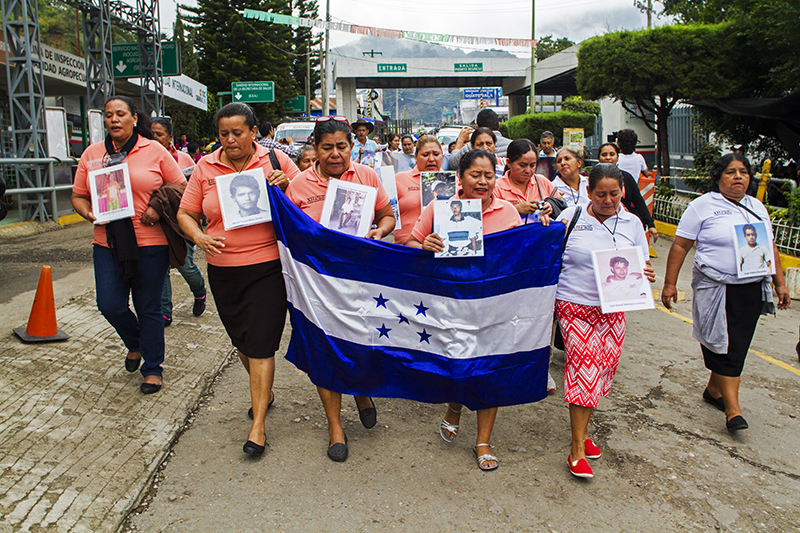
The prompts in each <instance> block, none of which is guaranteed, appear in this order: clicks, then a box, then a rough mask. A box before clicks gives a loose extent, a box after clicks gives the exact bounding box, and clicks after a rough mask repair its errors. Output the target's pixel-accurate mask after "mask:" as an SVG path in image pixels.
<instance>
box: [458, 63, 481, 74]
mask: <svg viewBox="0 0 800 533" xmlns="http://www.w3.org/2000/svg"><path fill="white" fill-rule="evenodd" d="M453 72H483V63H456V64H454V65H453Z"/></svg>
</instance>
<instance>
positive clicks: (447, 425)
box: [439, 403, 464, 444]
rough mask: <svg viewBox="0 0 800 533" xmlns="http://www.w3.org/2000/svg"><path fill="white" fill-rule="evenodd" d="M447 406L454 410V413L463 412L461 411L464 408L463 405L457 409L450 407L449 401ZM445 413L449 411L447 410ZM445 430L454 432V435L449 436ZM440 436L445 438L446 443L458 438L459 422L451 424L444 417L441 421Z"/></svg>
mask: <svg viewBox="0 0 800 533" xmlns="http://www.w3.org/2000/svg"><path fill="white" fill-rule="evenodd" d="M447 408H448V409H450V410H451V411H453V412H454V413H458V414H461V411H462V410H463V409H464V408H463V407H462V408H461V409H459V410H458V411H456V410H455V409H453V408H452V407H450V404H449V403H448V404H447ZM445 414H447V413H446V412H445ZM445 431H447V432H449V433H452V435H453V436H452V437H448V436H447V435H445V434H444V432H445ZM439 436H440V437H442V440H444V441H445V442H446V443H448V444H450V443H452V442H453V441H454V440H456V437H457V436H458V424H451V423H450V422H448V421H447V420H445V419H444V417H442V421H441V422H440V423H439Z"/></svg>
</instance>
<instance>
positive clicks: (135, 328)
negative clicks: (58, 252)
mask: <svg viewBox="0 0 800 533" xmlns="http://www.w3.org/2000/svg"><path fill="white" fill-rule="evenodd" d="M103 120H104V122H105V126H106V130H107V131H108V134H107V135H106V138H105V140H104V141H103V142H98V143H94V144H92V145H91V146H89V147H88V148H87V149H86V151H84V153H83V155H82V156H81V159H80V161H79V162H78V170H77V171H76V173H75V183H74V185H73V187H72V206H73V207H74V208H75V211H76V212H77V213H78V214H79V215H80V216H82V217H83V218H85V219H86V220H89V221H91V222H95V220H96V218H95V215H94V213H92V198H91V194H90V187H89V183H88V180H89V171H91V170H96V169H101V168H103V167H107V166H112V165H116V164H127V165H128V170H129V174H130V180H131V190H130V191H127V194H130V195H132V200H133V207H134V213H135V214H134V216H132V217H130V218H123V219H120V220H114V221H112V222H109V223H107V224H97V225H95V226H94V238H93V240H92V244H93V254H92V255H93V260H94V278H95V286H96V294H97V307H98V309H99V310H100V312H101V313H102V314H103V316H104V317H105V318H106V320H108V322H109V323H110V324H111V325H112V326H113V327H114V330H116V332H117V334H118V335H119V336H120V338H121V339H122V342H124V343H125V347H126V348H127V349H128V355H127V357H126V359H125V370H127V371H128V372H135V371H136V369H137V368H139V364H140V362H141V361H144V364H142V368H141V373H142V376H143V377H144V382H143V383H142V384H141V386H140V390H141V391H142V394H153V393H155V392H158V391H159V390H160V389H161V384H162V378H161V376H162V373H163V369H162V367H161V364H162V363H163V362H164V319H163V318H162V316H161V305H160V297H161V291H162V290H163V288H164V276H166V274H167V269H168V268H169V251H168V248H167V239H166V237H165V236H164V230H163V229H162V227H161V225H160V224H159V225H156V224H155V221H154V220H150V219H148V217H146V216H145V211H146V210H147V203H148V201H149V200H150V195H151V194H152V193H153V191H155V190H156V189H158V188H159V187H161V185H162V184H164V183H165V182H172V183H179V184H183V183H185V182H186V179H185V178H184V177H183V173H181V169H180V167H179V166H178V163H176V162H175V158H173V157H172V155H170V153H169V152H168V151H167V150H166V149H165V148H164V147H163V146H162V145H161V144H159V143H158V141H155V140H154V139H153V133H152V132H151V131H150V127H149V126H150V119H149V117H148V116H147V114H145V113H139V111H138V110H137V109H136V105H135V104H134V103H133V100H131V99H130V98H128V97H127V96H112V97H111V98H110V99H109V100H108V101H107V102H106V104H105V106H104V108H103ZM131 296H132V297H133V306H134V309H135V310H136V313H135V314H134V312H133V311H131V309H130V307H129V305H128V302H129V300H130V298H131Z"/></svg>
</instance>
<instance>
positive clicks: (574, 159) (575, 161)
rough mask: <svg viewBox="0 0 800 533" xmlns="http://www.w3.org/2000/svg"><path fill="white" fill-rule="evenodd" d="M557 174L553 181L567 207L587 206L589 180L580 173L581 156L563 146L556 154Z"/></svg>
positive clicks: (572, 149)
mask: <svg viewBox="0 0 800 533" xmlns="http://www.w3.org/2000/svg"><path fill="white" fill-rule="evenodd" d="M556 166H557V167H558V174H556V177H555V179H553V185H555V186H556V189H558V192H560V193H561V198H563V199H564V201H565V202H567V205H568V206H573V205H583V206H585V205H588V204H589V180H587V179H586V176H584V175H583V174H582V173H581V168H582V167H583V155H582V154H581V153H579V152H578V151H577V150H575V149H574V148H570V147H569V146H565V147H563V148H561V149H560V150H559V151H558V152H557V153H556Z"/></svg>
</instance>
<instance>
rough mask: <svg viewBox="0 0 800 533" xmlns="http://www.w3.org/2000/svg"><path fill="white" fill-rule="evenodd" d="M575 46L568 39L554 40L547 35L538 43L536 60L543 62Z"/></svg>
mask: <svg viewBox="0 0 800 533" xmlns="http://www.w3.org/2000/svg"><path fill="white" fill-rule="evenodd" d="M573 44H575V43H574V42H572V41H570V40H569V39H567V38H566V37H562V38H560V39H553V36H552V35H545V36H544V37H542V38H541V39H539V40H537V41H536V60H537V61H541V60H542V59H547V58H548V57H550V56H552V55H555V54H557V53H558V52H560V51H561V50H564V49H566V48H569V47H570V46H572V45H573Z"/></svg>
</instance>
